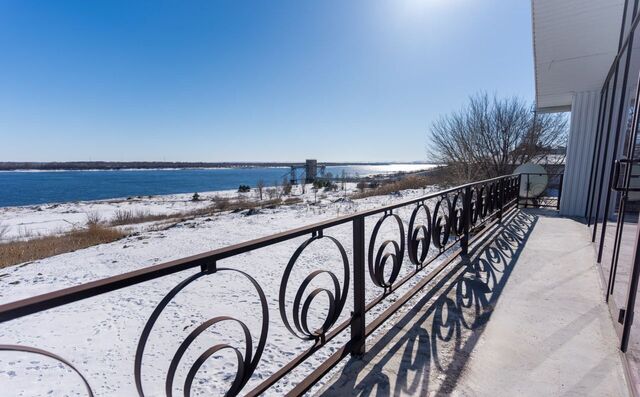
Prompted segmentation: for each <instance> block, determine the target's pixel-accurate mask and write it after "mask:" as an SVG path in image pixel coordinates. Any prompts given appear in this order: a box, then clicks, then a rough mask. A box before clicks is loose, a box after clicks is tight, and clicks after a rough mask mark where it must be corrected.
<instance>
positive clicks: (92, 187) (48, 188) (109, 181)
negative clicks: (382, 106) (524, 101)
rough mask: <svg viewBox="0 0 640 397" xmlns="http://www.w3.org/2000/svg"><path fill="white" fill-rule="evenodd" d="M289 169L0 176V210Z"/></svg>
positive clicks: (193, 187) (218, 186)
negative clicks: (9, 207)
mask: <svg viewBox="0 0 640 397" xmlns="http://www.w3.org/2000/svg"><path fill="white" fill-rule="evenodd" d="M431 167H433V166H431V165H428V164H388V165H354V166H332V167H327V168H326V172H327V173H328V172H331V173H332V174H333V175H334V176H339V175H341V174H342V171H343V170H344V171H345V172H346V174H347V175H349V176H356V175H357V176H368V175H375V174H387V173H394V172H399V171H417V170H421V169H428V168H431ZM288 173H289V169H288V168H276V167H271V168H216V169H185V170H118V171H36V172H25V171H17V172H12V171H10V172H0V207H6V206H16V205H32V204H44V203H61V202H68V201H84V200H100V199H110V198H121V197H131V196H149V195H161V194H174V193H193V192H206V191H216V190H229V189H237V188H238V186H239V185H241V184H243V185H250V186H252V187H253V186H255V185H256V182H257V181H258V180H260V179H262V180H264V181H265V183H266V184H267V185H273V184H274V183H275V182H276V181H277V182H278V183H279V182H280V181H282V178H283V177H284V176H285V175H288Z"/></svg>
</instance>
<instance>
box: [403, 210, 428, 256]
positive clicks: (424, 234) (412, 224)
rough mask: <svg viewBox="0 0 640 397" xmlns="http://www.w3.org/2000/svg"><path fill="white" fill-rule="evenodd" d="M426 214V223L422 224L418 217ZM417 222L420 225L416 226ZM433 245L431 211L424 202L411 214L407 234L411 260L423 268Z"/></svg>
mask: <svg viewBox="0 0 640 397" xmlns="http://www.w3.org/2000/svg"><path fill="white" fill-rule="evenodd" d="M420 213H424V222H420V220H419V219H418V215H419V214H420ZM416 221H418V222H419V223H417V224H416ZM430 245H431V211H429V207H427V206H426V205H425V204H424V202H420V203H418V205H417V206H416V207H415V208H414V209H413V212H412V213H411V219H410V220H409V230H408V232H407V246H408V247H407V248H408V251H409V260H411V263H413V264H414V265H416V267H417V268H421V267H422V265H423V263H424V261H425V259H427V255H428V254H429V248H430Z"/></svg>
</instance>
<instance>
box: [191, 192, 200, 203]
mask: <svg viewBox="0 0 640 397" xmlns="http://www.w3.org/2000/svg"><path fill="white" fill-rule="evenodd" d="M191 201H200V195H199V194H198V192H195V193H193V196H191Z"/></svg>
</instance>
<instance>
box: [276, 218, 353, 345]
mask: <svg viewBox="0 0 640 397" xmlns="http://www.w3.org/2000/svg"><path fill="white" fill-rule="evenodd" d="M321 239H326V240H329V241H331V242H332V243H333V244H334V245H335V246H336V248H337V249H338V252H339V253H340V258H341V259H342V267H343V271H344V275H343V279H342V287H341V286H340V281H339V280H338V277H337V276H336V275H335V274H334V273H333V272H331V271H329V270H315V271H313V272H311V273H310V274H309V275H308V276H307V277H306V278H305V279H304V280H303V281H302V283H301V284H300V286H299V288H298V290H297V292H296V295H295V298H294V300H293V310H292V316H293V326H292V325H291V322H290V321H289V316H288V315H287V310H286V305H285V303H286V296H287V286H288V284H289V278H290V276H291V271H292V270H293V268H294V266H295V264H296V262H297V261H298V258H299V257H300V255H301V254H302V252H303V251H304V250H305V249H306V248H307V247H308V246H309V245H311V244H312V243H313V242H314V241H318V240H321ZM323 274H324V275H327V276H329V278H330V279H331V282H332V284H333V288H332V290H330V289H327V288H320V287H318V288H315V289H313V290H312V291H310V292H309V293H308V294H307V295H306V296H307V297H306V299H305V300H304V302H302V299H303V297H304V296H305V292H306V290H307V288H308V287H309V286H310V285H311V282H312V281H313V280H314V279H316V278H317V277H318V276H320V275H323ZM348 291H349V260H348V259H347V253H346V251H345V250H344V247H343V246H342V244H340V242H339V241H338V240H336V239H335V238H333V237H331V236H324V235H323V233H322V231H320V232H317V233H314V234H313V235H312V237H310V238H309V239H308V240H306V241H305V242H304V243H302V244H301V245H300V246H299V247H298V249H296V251H295V252H294V253H293V256H292V257H291V259H290V260H289V263H288V264H287V267H286V268H285V271H284V275H283V276H282V282H281V283H280V296H279V300H278V302H279V308H280V317H281V318H282V322H283V323H284V325H285V327H286V328H287V329H288V330H289V332H291V334H293V335H294V336H296V337H298V338H300V339H303V340H317V339H323V338H324V335H325V334H326V333H327V331H329V329H331V327H332V326H333V325H334V324H335V323H336V321H337V320H338V318H339V317H340V314H341V313H342V309H343V308H344V305H345V302H346V300H347V293H348ZM321 294H324V295H325V296H326V297H327V299H328V301H329V309H328V311H327V316H326V318H325V319H324V322H323V323H322V325H321V326H320V327H319V328H317V329H311V328H310V327H309V309H310V308H311V305H312V303H313V301H314V300H315V298H316V297H318V296H319V295H321ZM301 305H302V306H301ZM294 328H295V329H294Z"/></svg>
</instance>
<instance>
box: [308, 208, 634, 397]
mask: <svg viewBox="0 0 640 397" xmlns="http://www.w3.org/2000/svg"><path fill="white" fill-rule="evenodd" d="M487 236H488V237H487V239H485V240H484V241H480V242H478V243H477V244H475V245H474V247H473V250H472V253H471V255H470V257H469V259H468V260H466V261H461V262H460V263H459V265H458V266H457V267H455V268H453V269H452V270H451V271H450V272H449V273H448V274H446V275H443V276H442V277H441V278H440V279H439V280H437V281H436V283H437V284H438V288H436V289H425V290H424V291H423V292H422V295H421V296H420V297H419V298H418V299H416V300H414V301H413V303H414V304H413V305H412V306H411V307H408V308H407V310H406V311H405V312H404V313H402V314H400V315H399V318H398V319H397V322H395V324H394V325H393V327H391V328H390V329H388V330H387V331H386V332H385V333H384V334H383V335H381V336H379V337H378V338H377V339H374V338H371V340H370V341H369V343H368V346H367V350H368V352H367V354H366V355H365V357H363V358H353V359H351V360H350V361H349V362H348V363H347V364H346V366H345V367H344V368H343V369H342V370H341V371H340V372H339V373H338V374H336V375H335V376H334V377H333V378H332V379H331V381H330V382H329V383H328V384H327V385H326V386H325V387H324V388H323V390H321V391H320V393H319V394H321V395H323V396H346V395H361V396H369V395H375V396H388V395H393V396H403V395H417V396H432V395H449V394H452V395H460V396H560V395H563V396H564V395H569V396H588V395H589V396H626V395H628V388H627V385H626V381H625V379H624V371H623V366H622V360H621V357H620V355H619V352H618V339H617V336H616V333H615V331H614V328H613V324H612V321H611V318H610V315H609V311H608V308H607V305H606V303H605V302H604V299H603V290H602V285H601V283H600V278H599V275H598V273H597V269H596V267H595V265H594V263H595V258H594V250H593V247H592V246H591V244H590V242H589V241H590V240H589V236H588V229H587V228H586V226H585V225H583V224H581V223H579V222H576V221H574V220H571V219H567V218H560V217H556V216H555V215H554V212H552V211H549V212H545V211H540V210H521V211H515V212H513V213H511V214H510V216H508V217H505V220H504V222H503V224H502V225H498V226H496V230H495V231H494V232H492V233H488V234H487Z"/></svg>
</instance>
